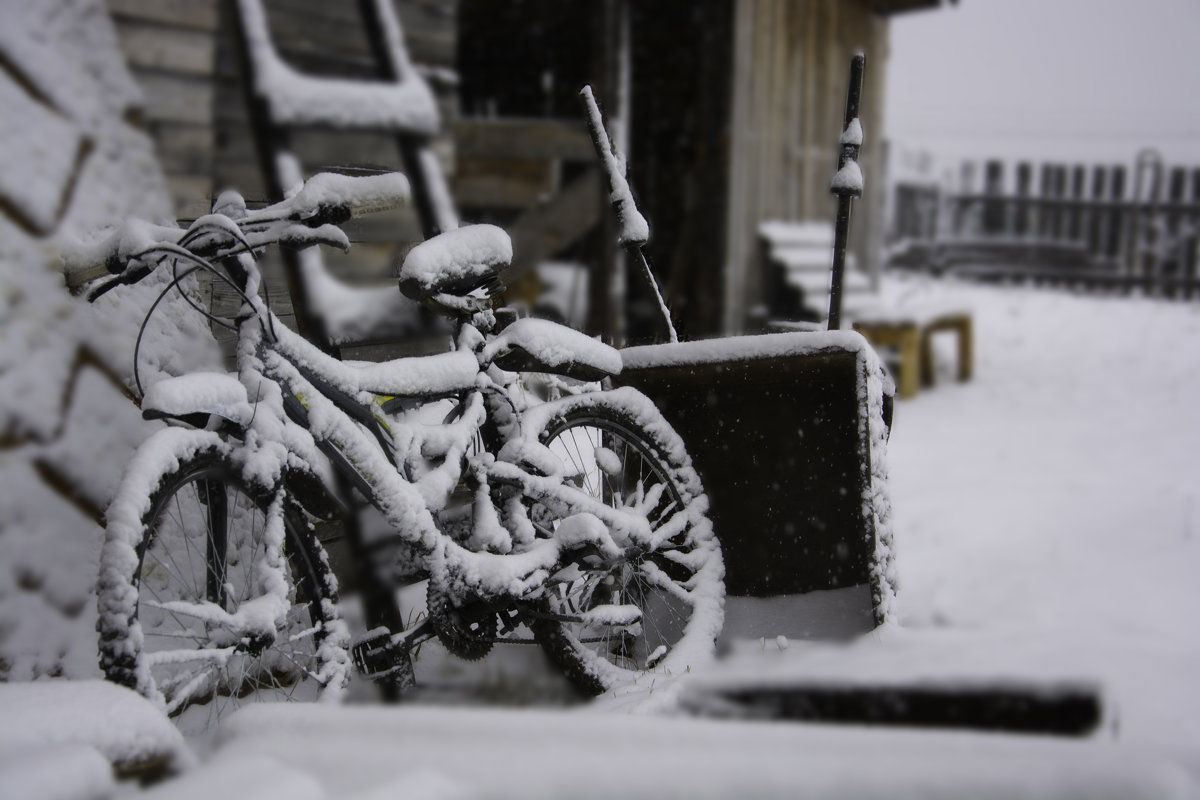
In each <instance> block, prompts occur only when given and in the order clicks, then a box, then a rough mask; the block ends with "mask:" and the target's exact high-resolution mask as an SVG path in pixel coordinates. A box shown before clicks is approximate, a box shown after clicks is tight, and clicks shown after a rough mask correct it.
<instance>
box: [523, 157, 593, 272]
mask: <svg viewBox="0 0 1200 800" xmlns="http://www.w3.org/2000/svg"><path fill="white" fill-rule="evenodd" d="M602 197H603V195H602V194H601V188H600V173H599V170H588V171H587V172H585V173H583V174H582V175H580V176H579V177H578V178H576V179H575V180H573V181H571V183H569V184H567V186H566V187H565V188H564V189H563V190H562V191H561V192H559V193H558V194H556V195H555V196H554V197H553V198H552V199H551V200H550V201H549V202H547V203H541V204H538V205H536V206H533V207H532V208H530V209H528V210H527V211H526V212H525V213H524V214H522V215H521V216H520V217H519V218H518V219H517V221H516V222H514V223H513V224H512V225H511V226H510V227H509V229H508V233H509V236H511V237H512V240H513V253H514V261H515V262H517V263H519V264H536V263H538V262H539V261H544V260H546V259H548V258H551V257H553V256H554V255H555V254H557V253H558V252H559V251H561V250H563V249H564V248H566V247H567V246H569V245H570V244H572V243H573V242H575V241H576V240H578V239H579V238H580V237H581V236H583V235H584V234H585V233H587V232H588V231H589V230H591V229H592V228H593V227H594V226H595V225H596V224H597V223H598V222H599V221H600V219H601V213H602V210H601V206H600V200H601V198H602Z"/></svg>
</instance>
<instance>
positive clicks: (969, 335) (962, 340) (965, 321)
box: [958, 317, 975, 381]
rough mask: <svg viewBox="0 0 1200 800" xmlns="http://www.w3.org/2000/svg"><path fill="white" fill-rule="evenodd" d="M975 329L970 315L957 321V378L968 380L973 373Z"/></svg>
mask: <svg viewBox="0 0 1200 800" xmlns="http://www.w3.org/2000/svg"><path fill="white" fill-rule="evenodd" d="M974 358H975V331H974V324H973V323H972V322H971V318H970V317H961V318H960V319H959V322H958V379H959V380H960V381H969V380H971V376H972V375H974V374H975V364H974Z"/></svg>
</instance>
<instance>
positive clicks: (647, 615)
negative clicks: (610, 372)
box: [532, 389, 725, 693]
mask: <svg viewBox="0 0 1200 800" xmlns="http://www.w3.org/2000/svg"><path fill="white" fill-rule="evenodd" d="M535 425H536V426H537V427H536V429H535V430H534V431H533V432H532V433H533V434H535V435H537V436H538V438H539V440H540V441H541V442H542V443H543V444H545V445H546V446H547V447H548V448H549V449H550V452H552V453H553V454H554V455H556V456H557V457H558V458H559V460H560V462H561V464H562V473H563V479H564V482H566V483H568V484H570V485H574V486H575V487H577V488H578V489H579V490H580V491H582V492H584V493H585V494H587V495H589V496H591V497H592V498H593V499H596V500H599V501H601V502H603V503H604V504H606V505H608V506H609V507H611V508H615V509H621V510H623V511H626V512H629V513H636V514H639V515H641V516H643V517H644V518H645V519H646V521H647V522H648V523H649V526H650V529H651V530H652V531H653V532H654V534H655V535H656V537H661V538H658V539H657V543H656V545H655V546H654V547H653V548H651V549H648V550H647V551H646V552H639V553H630V554H627V555H626V557H625V558H622V559H618V560H617V561H616V562H611V561H607V562H606V561H602V560H599V559H597V558H596V557H595V556H594V555H592V556H583V557H581V558H579V559H578V560H576V561H574V562H572V563H570V564H567V565H566V566H565V567H564V568H563V569H561V570H559V571H558V572H557V573H556V574H554V575H552V576H551V577H550V579H549V580H548V581H547V591H546V605H547V607H548V608H547V610H548V611H549V612H550V614H549V616H550V617H558V618H559V619H540V620H538V621H537V622H536V623H535V624H534V626H533V627H534V635H535V637H536V638H537V640H538V641H539V643H540V644H541V645H542V647H543V649H544V650H545V651H546V653H547V654H548V655H549V657H550V658H551V660H553V661H554V662H555V663H556V664H557V665H558V666H559V667H560V669H562V670H563V673H564V674H565V675H566V676H567V677H568V678H570V679H571V680H572V681H573V682H574V683H575V684H576V685H577V686H579V687H580V688H581V689H583V690H585V691H587V692H590V693H600V692H603V691H605V690H608V689H611V688H613V687H615V686H618V685H621V684H624V683H628V682H630V681H633V680H635V679H637V678H638V677H639V676H641V675H644V674H646V673H648V672H654V673H662V674H671V673H676V674H677V673H681V672H684V671H686V670H688V669H690V668H691V667H692V666H693V665H694V664H696V663H698V662H700V661H703V660H706V659H707V658H708V657H709V656H710V655H711V651H712V648H713V644H714V641H715V639H716V637H717V635H718V634H719V633H720V630H721V625H722V622H723V618H724V611H723V608H724V596H725V590H724V582H723V578H724V564H723V561H722V559H721V549H720V546H719V545H718V543H717V540H716V537H715V536H714V535H713V530H712V524H711V523H710V522H709V520H708V518H707V516H706V511H707V498H706V497H705V496H704V494H703V490H702V488H701V486H700V479H699V477H698V476H697V474H696V472H695V470H694V469H693V468H692V466H691V462H690V459H689V458H688V456H687V453H686V451H685V450H684V447H683V442H682V441H681V440H680V439H679V436H678V434H676V433H675V431H674V430H672V429H671V428H670V426H669V425H668V424H667V423H666V421H665V420H663V419H662V417H661V415H660V414H659V412H658V410H657V409H656V408H654V406H653V404H652V403H651V402H650V401H649V400H648V399H647V398H646V397H644V396H643V395H641V394H640V393H638V392H636V391H634V390H632V389H618V390H616V391H611V392H600V393H596V394H593V395H582V396H580V397H578V398H573V399H572V400H571V401H569V402H567V403H566V404H564V406H563V408H562V410H561V411H556V412H554V413H551V414H549V415H548V416H547V415H545V414H543V415H542V418H541V420H540V421H538V422H536V423H535ZM532 516H533V519H534V523H535V525H537V526H538V527H540V528H542V529H543V530H546V529H548V528H552V527H553V526H554V525H556V524H557V521H556V520H552V519H550V518H549V516H548V514H547V513H546V509H545V508H544V507H535V508H534V509H533V512H532ZM630 605H632V606H635V607H636V608H637V609H638V611H639V612H640V620H639V621H638V622H637V623H636V624H633V625H625V624H604V623H603V622H601V621H599V619H598V618H597V617H596V615H594V614H593V615H589V614H588V612H589V611H592V610H593V609H596V608H597V607H599V606H630ZM564 617H580V618H582V619H584V620H585V621H580V622H570V621H562V619H561V618H564ZM602 617H603V615H600V618H602Z"/></svg>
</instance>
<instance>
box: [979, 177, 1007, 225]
mask: <svg viewBox="0 0 1200 800" xmlns="http://www.w3.org/2000/svg"><path fill="white" fill-rule="evenodd" d="M983 193H984V194H985V195H987V198H988V199H987V200H985V201H984V203H983V233H985V234H996V233H1003V232H1004V230H1005V226H1004V201H1003V199H1002V198H1003V196H1004V162H1003V161H999V160H995V159H993V160H990V161H987V162H985V163H984V165H983Z"/></svg>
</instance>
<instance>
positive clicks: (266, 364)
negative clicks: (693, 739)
mask: <svg viewBox="0 0 1200 800" xmlns="http://www.w3.org/2000/svg"><path fill="white" fill-rule="evenodd" d="M227 261H228V259H227ZM236 262H237V266H236V268H234V269H230V270H229V271H230V272H231V273H233V274H234V275H237V273H239V272H240V273H242V274H243V275H244V276H245V280H244V286H243V288H244V290H245V295H244V296H245V300H244V303H243V308H242V310H241V312H240V313H239V316H238V319H239V323H238V375H239V380H240V381H241V383H242V385H243V386H244V387H245V388H246V390H247V394H248V396H249V397H250V399H251V402H252V403H253V404H254V407H255V411H254V414H253V416H252V419H251V420H250V422H249V424H248V425H247V426H246V429H245V430H244V431H243V432H242V434H241V437H240V438H241V440H242V443H243V447H242V450H243V453H242V457H241V458H242V461H243V464H244V468H246V469H249V470H251V471H253V472H254V473H256V474H258V475H262V476H268V475H277V476H284V477H285V479H286V477H287V476H289V473H295V472H310V471H313V474H315V477H317V478H318V479H319V480H320V483H321V484H322V485H323V487H324V489H325V491H326V492H328V493H329V494H331V495H332V496H334V497H337V495H338V490H337V483H336V480H335V478H334V475H335V474H339V475H341V477H342V478H343V479H345V480H346V481H347V482H348V483H349V484H350V485H351V486H353V487H354V488H355V489H357V490H358V491H359V492H360V493H362V494H363V496H364V497H366V498H367V500H368V501H369V502H370V503H371V504H372V505H374V506H375V507H376V508H377V509H378V510H379V511H380V512H381V513H382V514H383V516H384V518H385V519H386V520H387V522H388V523H389V525H390V526H391V528H392V529H393V530H394V532H395V534H396V535H397V536H398V537H400V539H401V540H402V541H403V542H404V543H405V544H406V545H407V546H408V547H409V548H410V550H411V551H412V553H413V554H414V556H415V557H416V558H418V559H420V560H423V561H425V565H424V566H425V568H426V569H427V570H428V571H429V572H430V573H431V574H435V575H436V576H437V578H438V579H440V580H444V581H445V583H446V588H447V589H449V590H450V591H451V592H452V594H453V596H455V597H459V598H462V597H469V596H477V597H509V598H512V599H516V600H523V599H529V598H531V597H534V596H536V594H537V592H538V590H539V589H540V587H541V585H542V583H543V580H544V578H545V575H546V574H547V572H548V571H553V570H554V569H556V568H557V567H558V566H559V565H560V564H561V563H562V560H563V556H564V554H565V553H566V552H567V551H570V550H577V549H581V548H592V549H593V550H594V549H598V550H599V551H601V552H607V553H610V554H612V555H614V556H615V555H617V554H620V553H623V552H625V551H627V550H630V549H633V550H634V551H637V550H646V549H650V548H652V547H653V542H652V536H651V531H650V527H649V525H648V523H647V522H646V520H645V519H643V518H641V517H639V516H638V515H636V514H630V513H627V512H624V511H622V510H618V509H614V508H611V507H609V506H608V505H606V504H604V503H602V502H599V501H598V500H596V499H595V498H592V497H589V496H587V495H586V494H585V493H583V492H580V491H579V490H578V489H576V488H575V487H573V486H570V485H568V484H565V483H564V482H563V476H562V475H561V474H554V473H552V472H546V473H539V472H538V471H533V470H530V469H527V468H525V467H524V466H522V463H521V462H522V460H523V456H527V455H528V454H529V451H530V450H536V449H537V448H539V447H540V445H539V444H538V443H537V442H535V441H529V440H526V439H524V438H522V436H521V432H520V420H519V413H520V409H518V408H517V407H516V405H515V403H514V401H513V400H512V398H511V397H510V395H509V392H508V389H509V387H510V386H511V385H512V382H513V379H515V377H516V376H513V375H511V373H510V374H508V376H507V377H509V378H510V380H509V381H508V382H507V384H506V382H505V381H504V380H503V376H502V375H501V373H498V372H497V371H496V370H489V366H490V364H489V363H488V362H487V360H486V359H485V358H484V357H483V356H482V351H483V345H484V343H485V341H486V339H485V335H484V333H483V332H481V331H480V329H479V326H477V325H476V323H475V322H474V321H468V320H463V321H461V323H460V325H459V333H458V336H457V338H456V347H455V350H453V351H451V352H449V353H446V354H441V355H436V356H429V357H414V358H409V359H401V360H398V361H395V362H390V363H385V364H381V365H369V366H365V367H362V368H360V367H355V366H352V365H348V364H346V363H345V362H341V361H338V360H336V359H334V358H332V357H331V356H328V355H326V354H325V353H323V352H321V351H320V350H319V349H317V348H316V347H314V346H313V345H311V344H310V343H308V342H307V341H306V340H304V339H303V338H301V337H300V336H299V335H297V334H295V333H293V332H291V331H290V330H288V329H287V328H286V327H284V326H283V324H282V323H280V322H279V321H278V320H277V319H276V318H275V317H274V315H273V314H272V313H271V312H270V310H269V309H268V308H267V307H266V305H265V303H263V301H262V300H261V299H260V298H259V297H258V295H257V291H256V289H257V283H258V281H259V280H260V276H259V273H258V267H257V264H256V263H255V262H254V259H253V257H252V256H250V255H248V254H243V255H240V256H237V257H236ZM231 266H232V265H231ZM252 290H253V291H252ZM431 364H433V365H434V367H435V369H430V368H429V366H430V365H431ZM406 369H407V370H411V371H413V372H416V373H418V377H417V378H416V379H415V380H413V379H411V376H409V378H406V377H405V372H406ZM421 373H424V374H421ZM497 377H500V378H501V380H497ZM372 383H373V384H374V386H373V388H374V389H376V390H379V391H380V392H381V393H384V394H393V395H398V396H399V397H401V398H402V400H403V401H407V402H409V403H411V404H412V405H413V406H416V407H420V406H422V405H426V404H429V403H433V402H436V401H439V400H444V399H447V398H449V399H450V400H451V401H452V402H453V405H454V411H453V412H452V413H451V414H450V415H449V417H451V418H452V419H449V418H448V419H447V420H444V421H443V422H442V423H441V424H440V425H432V426H422V427H423V428H424V430H423V431H421V432H420V433H414V431H412V430H409V431H405V434H406V436H404V437H400V436H394V435H392V434H393V433H394V432H393V431H390V430H389V429H388V425H389V423H388V422H387V421H386V420H381V419H380V418H379V417H378V416H377V415H376V414H375V413H373V411H372V409H371V402H370V401H369V400H366V399H365V397H372V398H373V397H374V396H377V395H375V394H374V393H372V392H371V391H368V389H367V388H366V386H365V385H364V384H372ZM505 417H507V419H506V420H504V422H501V421H500V420H501V419H503V418H505ZM394 422H396V423H398V424H400V425H403V424H404V423H403V421H394ZM410 427H411V426H410ZM397 439H404V441H401V442H397ZM480 439H483V440H485V441H486V442H487V446H486V447H484V448H482V449H481V450H480V452H473V443H475V442H476V441H478V440H480ZM396 445H399V446H396ZM393 447H395V450H394V452H390V451H392V449H393ZM318 453H319V454H320V455H319V457H316V456H317V454H318ZM528 460H529V461H531V462H533V463H537V462H538V460H539V459H538V458H537V455H536V453H534V454H533V455H532V457H530V458H529V459H528ZM543 462H544V459H543ZM316 464H328V465H329V468H328V469H316V470H313V469H312V466H311V465H316ZM404 472H407V474H404ZM464 479H466V483H467V485H468V487H469V488H471V489H472V490H473V495H474V500H475V503H476V507H475V508H474V514H475V519H474V523H475V524H474V525H473V529H474V531H475V532H474V534H473V535H472V541H471V544H472V545H475V546H476V547H468V546H464V545H463V544H460V543H459V542H457V541H455V540H454V539H452V538H451V537H450V536H448V535H447V534H445V533H443V532H442V531H441V530H440V529H439V527H438V525H437V523H436V522H435V519H434V513H436V512H439V511H441V510H443V509H444V508H445V507H446V505H447V503H448V502H449V501H450V499H451V496H452V495H453V494H454V492H455V491H456V490H460V491H461V489H462V488H463V484H464ZM493 487H496V488H500V487H504V489H505V490H506V491H504V492H502V494H507V499H506V501H504V502H502V504H501V505H502V507H501V508H496V506H495V504H494V503H493V502H492V499H491V497H492V495H491V492H490V489H491V488H493ZM296 499H297V500H298V501H299V502H300V503H301V504H302V505H303V504H304V503H305V498H304V497H297V498H296ZM525 499H528V500H532V501H535V502H537V503H539V504H541V505H543V506H544V507H546V508H547V509H549V511H550V512H551V513H552V514H554V515H555V517H557V518H560V519H561V518H566V517H569V516H572V515H578V514H588V515H591V516H593V517H595V518H597V519H598V520H599V521H600V522H602V523H603V525H601V526H595V525H591V526H589V525H582V526H568V529H567V530H562V531H560V532H555V531H549V530H541V531H538V530H536V529H535V525H534V523H533V521H532V520H531V519H530V516H529V514H528V509H527V508H526V505H525V503H524V502H523V500H525ZM560 527H562V526H560ZM660 536H661V533H660Z"/></svg>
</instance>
